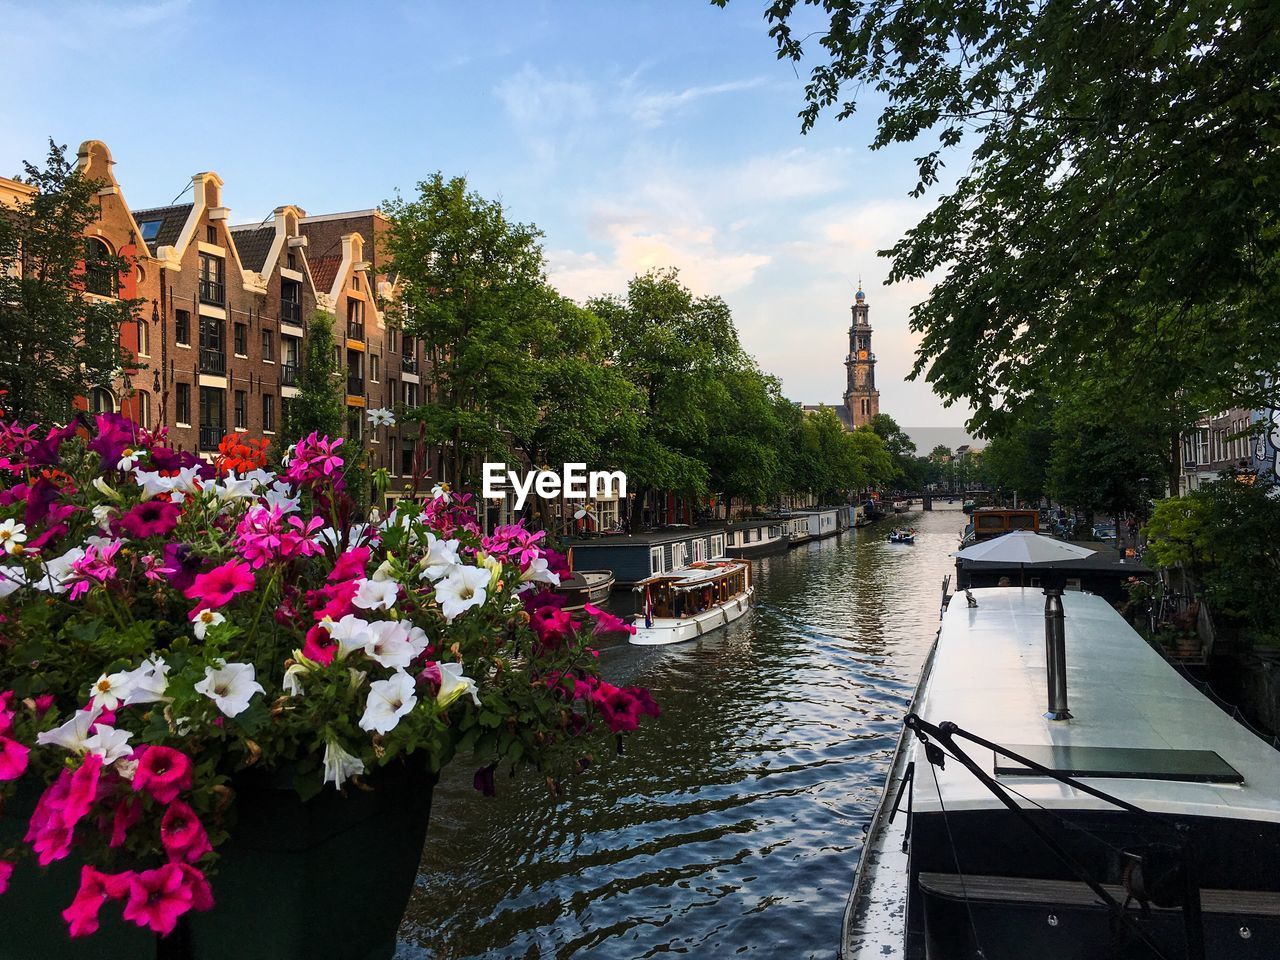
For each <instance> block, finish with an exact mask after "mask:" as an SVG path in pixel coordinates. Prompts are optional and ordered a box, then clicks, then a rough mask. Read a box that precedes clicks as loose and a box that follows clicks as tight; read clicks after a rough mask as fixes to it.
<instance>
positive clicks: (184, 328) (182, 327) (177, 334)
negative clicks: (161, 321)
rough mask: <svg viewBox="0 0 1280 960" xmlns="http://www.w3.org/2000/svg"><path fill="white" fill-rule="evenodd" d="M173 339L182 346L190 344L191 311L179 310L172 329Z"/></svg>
mask: <svg viewBox="0 0 1280 960" xmlns="http://www.w3.org/2000/svg"><path fill="white" fill-rule="evenodd" d="M173 336H174V339H175V340H177V341H178V343H180V344H182V345H183V346H184V347H189V346H191V311H190V310H179V311H178V321H177V326H176V327H175V330H174V335H173Z"/></svg>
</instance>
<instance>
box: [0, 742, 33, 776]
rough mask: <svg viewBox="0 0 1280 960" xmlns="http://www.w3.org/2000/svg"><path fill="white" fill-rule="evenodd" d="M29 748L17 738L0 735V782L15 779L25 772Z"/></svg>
mask: <svg viewBox="0 0 1280 960" xmlns="http://www.w3.org/2000/svg"><path fill="white" fill-rule="evenodd" d="M30 752H31V751H30V748H28V747H24V746H23V745H22V744H20V743H19V742H18V741H17V740H12V739H10V738H9V737H0V782H4V781H5V780H17V779H18V778H19V777H20V776H22V775H23V774H24V773H26V772H27V754H28V753H30Z"/></svg>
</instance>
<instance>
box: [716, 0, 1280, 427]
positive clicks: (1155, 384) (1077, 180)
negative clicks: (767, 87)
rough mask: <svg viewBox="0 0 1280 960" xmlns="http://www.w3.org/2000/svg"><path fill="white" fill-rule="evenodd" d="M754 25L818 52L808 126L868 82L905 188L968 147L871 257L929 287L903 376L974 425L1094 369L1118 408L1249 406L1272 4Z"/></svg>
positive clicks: (1094, 4) (1278, 169)
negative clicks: (900, 149)
mask: <svg viewBox="0 0 1280 960" xmlns="http://www.w3.org/2000/svg"><path fill="white" fill-rule="evenodd" d="M713 2H715V3H718V4H720V5H723V4H724V3H726V2H727V0H713ZM811 6H813V7H818V8H820V13H819V14H818V15H819V16H820V17H821V18H822V23H821V25H819V26H817V27H816V29H815V26H814V23H813V19H814V17H813V16H811V15H810V11H809V10H808V8H809V7H811ZM815 12H816V11H815ZM765 17H766V19H767V20H768V21H769V22H770V34H771V36H772V37H773V38H774V40H775V42H776V44H777V48H778V55H779V57H781V58H786V59H791V60H794V61H800V60H801V59H803V58H806V57H808V56H809V55H811V54H816V63H814V64H813V66H812V68H811V70H810V73H809V82H808V84H807V86H806V88H805V106H804V109H803V111H802V113H801V116H802V118H803V127H804V129H808V128H809V127H811V126H812V125H813V124H814V122H815V121H816V119H817V117H818V115H819V114H820V113H821V112H822V111H823V110H825V109H827V108H828V107H834V108H836V110H837V111H838V116H839V117H841V118H844V117H848V116H851V115H852V114H853V113H854V111H855V110H856V108H857V105H858V100H859V98H860V96H861V95H862V94H863V93H864V92H866V91H876V93H877V95H880V96H883V97H884V98H885V100H886V101H887V106H885V108H884V109H883V111H882V112H881V113H880V115H879V118H878V124H877V131H876V135H875V138H874V142H873V146H874V147H877V148H879V147H884V146H888V145H890V144H894V143H915V142H920V141H923V142H924V144H923V146H922V147H921V148H919V149H918V150H917V156H918V160H917V163H918V171H919V183H918V186H917V190H916V192H917V193H920V192H923V191H924V190H925V189H926V188H928V187H929V186H930V185H932V184H934V183H935V182H936V181H937V180H938V177H939V172H940V169H941V167H942V165H943V162H944V156H945V153H946V152H947V151H948V150H951V149H954V148H957V147H959V148H962V149H972V159H971V161H969V162H963V160H962V163H961V165H960V166H961V167H962V171H961V173H960V175H959V177H958V179H957V181H956V184H955V186H954V188H953V189H952V190H951V192H950V193H949V194H947V195H945V196H943V197H941V198H940V199H939V201H938V203H937V204H936V205H935V206H934V208H933V210H932V211H931V212H930V213H928V214H927V215H926V216H925V217H924V218H923V219H922V220H921V221H920V222H919V223H918V224H917V225H916V226H915V227H914V228H913V229H911V230H909V231H908V232H907V234H906V235H905V236H904V237H903V238H902V239H901V240H900V241H899V242H898V243H897V244H896V245H895V246H894V247H893V248H892V250H890V251H886V253H887V254H888V255H889V256H891V257H892V261H893V262H892V268H891V270H890V275H889V279H890V281H891V282H897V281H902V280H909V279H916V278H922V277H925V276H929V275H931V274H933V273H934V271H942V272H943V273H944V275H943V277H942V279H941V280H940V281H938V282H937V283H936V284H935V285H934V286H933V288H932V291H931V293H930V295H929V297H928V298H927V299H926V300H924V301H923V302H922V303H920V304H919V305H918V306H917V307H915V308H914V310H913V312H912V318H911V323H912V328H913V329H914V330H916V331H918V332H920V333H922V334H923V340H922V342H921V346H920V349H919V353H918V357H917V364H916V367H915V371H914V374H915V375H921V374H925V375H926V376H927V379H928V380H929V381H930V382H931V383H932V384H933V385H934V388H935V390H936V391H937V392H938V393H939V394H940V395H941V396H942V397H943V398H944V399H945V400H948V401H954V400H960V399H965V400H968V401H969V402H971V403H972V404H973V405H974V407H975V411H976V412H975V416H974V420H973V425H974V426H975V427H976V428H979V429H983V430H984V431H985V430H986V429H987V428H989V427H991V426H992V425H993V424H992V420H993V419H994V418H996V415H997V412H998V411H999V410H1000V409H1001V408H1002V407H1003V408H1005V409H1010V410H1011V409H1015V408H1017V407H1018V406H1020V405H1021V404H1022V403H1023V401H1024V400H1025V399H1026V398H1028V397H1029V396H1032V395H1034V393H1035V392H1036V391H1037V390H1038V389H1039V386H1040V385H1041V384H1043V383H1052V382H1059V381H1062V380H1065V379H1070V378H1071V377H1072V375H1073V374H1074V372H1075V371H1076V370H1077V369H1079V368H1081V367H1084V368H1089V367H1091V366H1094V365H1095V364H1097V363H1099V362H1103V361H1105V362H1109V363H1113V364H1114V365H1115V368H1116V372H1117V374H1118V376H1117V377H1116V379H1115V380H1114V382H1115V383H1116V384H1118V385H1124V386H1125V388H1126V389H1127V391H1128V392H1129V394H1130V396H1134V397H1139V398H1161V397H1164V398H1167V397H1171V396H1174V395H1175V394H1177V393H1178V391H1180V390H1184V391H1186V392H1187V399H1188V400H1189V401H1190V402H1191V403H1192V404H1193V405H1194V406H1196V407H1198V408H1199V409H1214V410H1216V409H1225V408H1227V407H1229V406H1231V405H1234V404H1237V403H1238V404H1239V405H1242V406H1254V405H1257V404H1258V403H1259V401H1260V400H1261V399H1262V397H1261V396H1260V395H1261V394H1262V390H1261V387H1260V385H1259V384H1258V382H1257V376H1256V375H1257V374H1258V372H1259V371H1270V370H1273V369H1275V367H1276V366H1277V362H1278V361H1280V313H1278V311H1280V270H1278V269H1277V267H1278V265H1280V223H1278V222H1277V219H1276V211H1277V210H1280V149H1277V147H1280V87H1277V84H1276V82H1275V78H1276V64H1277V63H1278V62H1280V5H1277V4H1276V3H1274V2H1271V0H1243V2H1240V0H1193V2H1189V3H1167V2H1164V0H1136V2H1132V3H1126V4H1115V3H1112V2H1109V0H1081V2H1076V3H1057V4H1016V3H1015V4H992V3H988V2H987V0H926V2H923V3H917V4H908V5H903V4H901V3H898V2H896V0H805V2H803V3H799V2H797V0H771V2H767V3H766V5H765ZM931 139H932V140H933V141H934V142H932V143H931V142H929V141H930V140H931ZM997 432H999V431H997Z"/></svg>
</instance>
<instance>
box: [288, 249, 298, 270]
mask: <svg viewBox="0 0 1280 960" xmlns="http://www.w3.org/2000/svg"><path fill="white" fill-rule="evenodd" d="M288 264H289V269H290V270H297V269H298V255H297V254H296V253H290V254H289V257H288Z"/></svg>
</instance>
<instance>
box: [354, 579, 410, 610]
mask: <svg viewBox="0 0 1280 960" xmlns="http://www.w3.org/2000/svg"><path fill="white" fill-rule="evenodd" d="M399 592H400V584H398V583H396V582H395V581H394V580H365V579H364V578H363V577H362V578H361V579H359V580H357V581H356V595H355V596H354V597H353V598H352V600H351V602H352V603H353V604H355V605H356V606H357V607H359V608H360V609H361V610H390V609H391V608H392V607H394V606H395V605H396V596H397V594H398V593H399Z"/></svg>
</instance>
